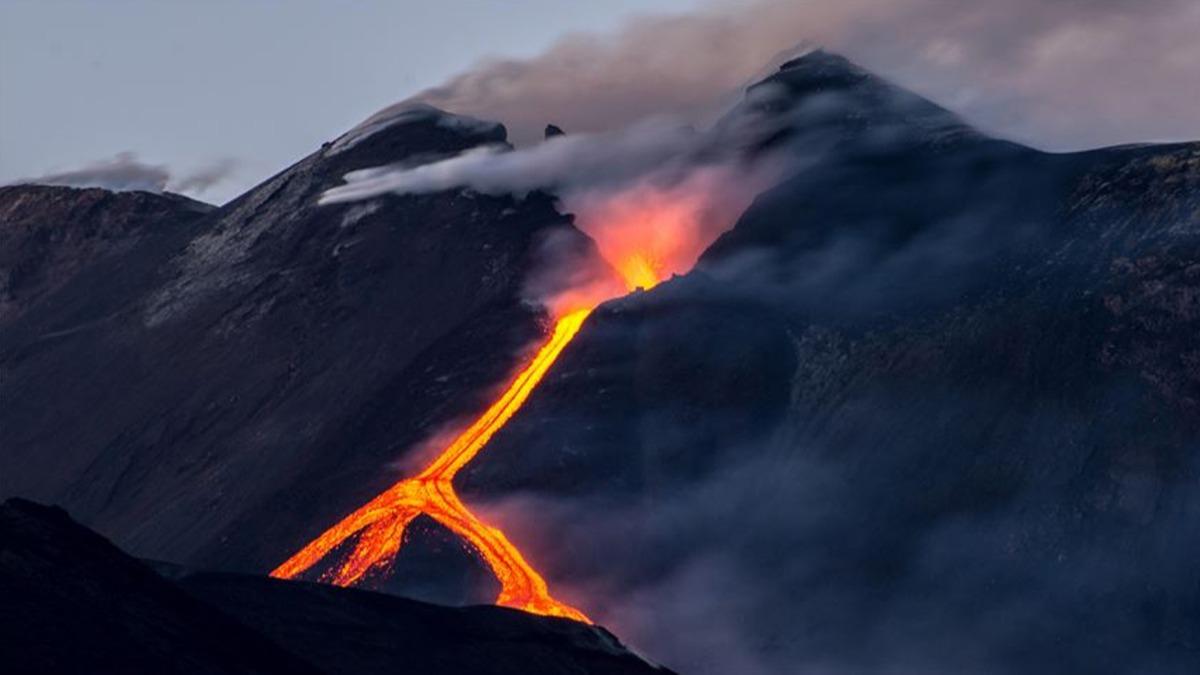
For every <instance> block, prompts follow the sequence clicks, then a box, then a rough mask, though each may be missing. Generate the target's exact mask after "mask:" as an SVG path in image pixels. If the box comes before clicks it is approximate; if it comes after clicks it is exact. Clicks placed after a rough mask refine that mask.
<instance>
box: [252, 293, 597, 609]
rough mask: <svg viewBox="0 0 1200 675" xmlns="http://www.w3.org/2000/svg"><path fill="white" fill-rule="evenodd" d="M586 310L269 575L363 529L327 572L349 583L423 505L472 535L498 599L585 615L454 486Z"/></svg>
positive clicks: (304, 563) (287, 574)
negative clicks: (481, 405)
mask: <svg viewBox="0 0 1200 675" xmlns="http://www.w3.org/2000/svg"><path fill="white" fill-rule="evenodd" d="M590 313H591V309H580V310H576V311H574V312H571V313H569V314H567V315H566V316H564V317H562V318H561V319H559V320H558V323H557V324H556V325H555V327H554V334H553V335H552V336H551V337H550V339H549V340H548V341H547V342H546V344H544V345H543V346H542V347H541V349H539V350H538V352H537V354H536V355H535V356H534V357H533V361H532V362H530V364H529V365H528V366H526V367H525V369H524V370H522V371H521V372H520V373H519V374H518V375H517V377H516V378H515V379H514V380H513V381H512V384H510V385H509V386H508V388H507V389H505V390H504V393H503V394H502V395H501V396H500V398H499V399H497V400H496V402H495V403H493V404H492V405H491V407H489V408H488V409H487V410H486V411H485V412H484V413H483V415H481V416H480V417H479V419H477V420H475V422H474V423H473V424H471V426H470V427H468V428H467V430H466V431H464V432H463V433H462V434H460V435H459V436H458V437H457V438H455V439H454V441H453V442H452V443H450V445H449V446H447V447H446V449H445V450H443V451H442V453H441V454H439V455H438V456H437V458H436V459H434V460H433V462H432V463H431V464H430V465H429V466H428V467H426V468H425V470H424V471H422V472H421V473H419V474H417V475H416V476H414V477H413V478H409V479H407V480H404V481H401V482H399V483H397V484H396V485H394V486H392V487H391V488H390V489H388V490H387V491H386V492H384V493H383V494H381V495H379V496H378V497H376V498H375V499H372V500H371V501H370V502H367V504H366V505H364V506H363V507H362V508H360V509H358V510H357V511H355V512H354V513H351V514H350V515H348V516H346V517H345V518H343V519H342V520H341V522H339V523H337V524H336V525H334V526H333V527H331V528H329V529H328V530H326V531H325V532H324V533H323V534H322V535H321V536H319V537H317V538H316V539H314V540H313V541H312V542H310V543H309V544H308V545H307V546H305V547H304V548H303V549H301V550H300V551H299V552H298V553H296V554H295V555H293V556H292V557H291V558H289V559H288V560H287V561H286V562H284V563H283V564H282V565H280V566H279V567H277V568H276V569H275V570H274V571H272V572H271V576H274V577H281V578H285V579H291V578H294V577H296V576H297V575H299V574H302V573H303V572H304V571H305V570H307V569H309V568H310V567H312V566H313V565H315V564H316V563H317V562H319V561H320V560H321V559H322V558H324V557H325V556H326V555H328V554H329V552H330V551H332V550H333V549H334V548H336V547H337V546H339V545H340V544H341V543H342V542H343V541H345V540H346V539H348V538H349V537H351V536H353V535H355V534H358V533H361V534H360V535H359V538H358V542H357V544H356V545H355V548H354V551H353V552H352V553H351V554H350V556H349V557H348V558H347V559H346V560H345V562H343V563H342V565H341V566H340V567H338V568H336V569H334V570H331V571H330V572H329V573H327V575H326V576H327V578H328V580H329V581H331V582H332V583H334V584H337V585H339V586H349V585H351V584H354V583H355V582H357V581H358V580H359V579H361V578H362V577H363V575H365V574H366V573H367V572H368V571H370V570H371V568H373V567H375V566H376V565H384V564H387V563H388V562H389V561H391V560H392V558H394V557H395V555H396V553H397V552H399V550H400V544H401V542H402V541H403V538H404V528H405V527H406V526H407V525H408V524H409V523H410V522H411V521H412V519H413V518H415V517H417V516H418V515H420V514H422V513H424V514H425V515H427V516H429V517H431V518H433V519H434V520H436V521H437V522H439V523H441V524H442V525H445V526H446V527H448V528H450V530H451V531H453V532H454V533H455V534H457V535H458V536H460V537H462V538H463V539H466V540H467V541H468V542H470V544H471V545H472V546H474V547H475V549H476V550H478V551H479V553H480V555H482V556H483V559H484V560H486V561H487V563H488V566H490V567H491V569H492V572H493V573H494V574H495V575H496V578H497V579H498V580H499V581H500V586H501V588H500V596H499V597H498V598H497V599H496V604H498V605H504V606H506V607H515V608H517V609H523V610H525V611H527V612H533V613H535V614H547V615H552V616H563V617H567V618H570V619H575V620H576V621H585V622H587V621H588V618H587V617H586V616H585V615H584V614H583V612H581V611H579V610H578V609H575V608H574V607H571V606H570V605H567V604H565V603H562V602H559V601H558V600H555V599H554V598H553V597H551V596H550V591H549V590H548V589H547V587H546V580H545V579H543V578H542V576H541V575H540V574H538V573H537V571H536V570H534V569H533V567H532V566H530V564H529V563H528V562H526V560H525V558H524V557H523V556H522V555H521V552H520V551H518V550H517V548H516V547H515V546H513V544H512V542H510V541H509V540H508V538H507V537H505V536H504V533H503V532H501V531H500V530H498V529H496V528H494V527H490V526H488V525H486V524H484V523H483V522H481V521H480V520H479V519H478V518H476V517H475V516H474V515H473V514H472V513H471V512H470V510H468V509H467V507H466V506H465V505H464V504H463V503H462V501H461V500H460V499H459V498H458V495H457V494H456V493H455V491H454V485H453V482H452V481H453V480H454V476H455V474H457V473H458V471H459V470H460V469H462V468H463V467H464V466H466V465H467V463H468V462H470V461H471V459H472V458H474V457H475V455H476V454H478V453H479V451H480V449H482V448H483V446H484V445H486V444H487V442H488V441H489V440H490V439H491V438H492V436H493V435H494V434H495V433H496V432H497V431H498V430H499V429H500V428H501V427H503V426H504V424H505V423H506V422H508V420H509V419H510V418H512V416H513V415H514V414H516V412H517V410H519V409H520V408H521V405H522V404H524V403H525V399H527V398H528V397H529V394H530V393H531V392H532V391H533V389H534V388H535V387H537V385H538V382H540V381H541V379H542V377H543V376H544V375H545V374H546V371H547V370H549V369H550V366H552V365H553V364H554V361H555V359H557V358H558V355H559V354H561V353H562V350H563V349H564V348H566V346H567V345H568V344H570V342H571V339H572V338H574V337H575V335H576V333H578V332H579V328H580V327H581V326H582V325H583V322H584V320H585V319H587V317H588V314H590Z"/></svg>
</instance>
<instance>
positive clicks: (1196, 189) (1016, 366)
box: [0, 51, 1200, 673]
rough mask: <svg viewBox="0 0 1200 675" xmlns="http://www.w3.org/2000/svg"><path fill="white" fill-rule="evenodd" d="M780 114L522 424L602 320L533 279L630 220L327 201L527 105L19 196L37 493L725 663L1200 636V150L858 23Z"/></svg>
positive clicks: (15, 491) (1120, 649)
mask: <svg viewBox="0 0 1200 675" xmlns="http://www.w3.org/2000/svg"><path fill="white" fill-rule="evenodd" d="M746 110H753V111H754V112H755V113H756V114H757V115H759V116H761V117H762V118H764V119H766V120H768V121H769V122H770V124H769V126H768V127H765V128H766V129H769V133H764V134H762V135H761V136H758V137H756V139H755V143H754V145H753V146H752V147H751V148H749V149H748V152H750V153H751V154H754V153H759V154H761V155H763V156H770V157H772V158H773V159H774V160H775V161H779V162H780V163H781V166H783V167H785V168H784V170H783V171H782V172H781V173H780V175H779V176H778V177H777V178H776V179H775V180H774V181H773V183H772V184H771V185H769V186H768V187H767V188H766V189H765V190H763V191H762V192H761V193H760V194H758V196H757V197H756V198H755V199H754V201H753V203H752V204H751V205H750V206H749V207H748V208H747V209H746V210H745V211H744V212H743V213H741V214H740V217H738V218H737V219H736V222H731V223H729V228H728V230H727V231H726V232H724V233H723V234H721V235H720V236H719V237H718V238H717V239H716V240H715V241H714V242H713V243H712V244H711V245H708V246H706V247H704V248H703V250H702V252H701V253H700V255H699V257H698V260H697V262H696V265H695V267H694V269H690V270H680V271H681V272H686V273H684V274H681V275H680V276H678V277H676V278H668V279H665V280H663V281H662V283H657V282H658V281H659V279H660V278H661V277H662V276H664V275H662V274H659V273H658V271H656V270H654V269H653V267H654V264H653V263H654V261H653V260H651V259H648V258H640V259H633V260H632V262H631V260H630V259H628V258H623V259H622V260H621V261H617V263H618V264H615V265H612V266H614V267H618V268H624V269H625V270H626V271H627V273H626V275H625V276H627V277H628V276H640V277H643V278H642V280H641V281H635V282H634V283H631V284H629V285H628V287H627V288H626V290H628V289H629V288H634V287H639V286H641V287H645V290H644V291H635V292H632V293H629V294H628V295H622V294H621V293H617V294H615V295H617V296H619V297H613V298H612V299H611V300H608V301H606V302H603V303H600V304H598V305H596V306H594V308H593V307H592V306H588V307H587V310H588V313H586V314H585V315H584V317H585V318H586V320H584V317H580V318H579V321H578V323H577V324H575V325H572V326H571V328H572V330H571V332H570V337H569V339H568V340H566V343H562V344H560V345H559V346H558V347H555V350H554V354H553V358H552V359H549V363H545V362H543V363H542V365H544V366H545V368H544V369H539V372H538V375H537V378H536V381H535V382H533V384H534V385H536V386H532V387H530V388H528V389H525V390H521V391H522V394H521V397H520V403H519V404H518V405H517V406H516V408H515V409H510V410H509V412H505V413H502V414H501V413H499V412H498V413H497V414H496V415H492V414H491V411H493V410H494V406H495V405H496V404H497V402H499V401H503V400H506V393H507V392H511V391H513V390H514V389H513V385H514V384H515V383H517V382H519V381H520V380H521V376H522V373H523V372H526V369H527V367H529V366H531V364H533V365H536V364H538V363H539V357H538V354H539V353H541V352H540V351H539V347H541V346H548V345H552V344H558V343H555V342H554V340H555V339H556V337H555V336H556V335H560V334H559V333H557V332H556V325H557V327H558V328H559V329H560V330H561V328H562V324H561V321H562V320H563V319H564V316H567V315H566V314H563V315H558V316H556V315H554V314H553V313H552V312H548V311H547V310H546V309H545V308H544V307H542V306H539V305H537V304H536V303H531V302H529V298H528V297H527V293H526V290H527V288H528V281H529V279H530V277H531V276H533V275H535V274H536V272H537V271H538V268H539V265H541V264H542V263H543V262H544V260H545V258H546V255H547V252H548V251H553V252H555V255H560V256H561V255H568V256H570V257H572V258H573V259H574V260H576V261H590V262H594V261H596V260H603V259H604V257H605V253H606V252H607V251H606V249H605V248H604V247H603V246H600V245H598V244H597V242H596V241H594V240H593V239H591V238H589V236H588V235H586V234H584V232H583V231H582V228H581V227H580V226H578V225H577V223H576V222H575V221H574V220H573V219H572V217H571V216H570V215H569V214H566V213H563V212H562V209H561V203H560V202H559V201H558V200H557V199H556V197H555V195H554V194H552V193H551V192H550V191H549V189H547V190H534V191H531V192H529V193H528V194H524V195H519V196H516V195H504V194H486V193H483V192H479V191H475V190H471V189H466V188H461V189H451V190H445V191H440V192H434V193H431V194H424V195H413V194H406V195H400V194H379V195H374V196H370V197H365V198H363V199H359V200H356V201H347V202H340V203H332V204H326V205H318V200H319V198H320V197H321V195H323V194H325V193H326V192H327V191H329V190H330V189H334V188H337V187H338V186H341V185H342V184H343V180H344V177H345V176H346V174H349V173H352V172H356V171H363V170H376V169H378V168H379V167H388V166H411V165H417V164H423V163H430V162H435V161H438V160H439V159H445V158H449V157H454V156H457V155H459V154H461V153H462V152H464V151H469V150H471V149H474V148H479V147H483V146H487V147H495V146H501V147H504V144H505V143H506V140H505V139H506V132H505V130H504V128H503V127H502V126H501V125H499V124H495V123H488V122H481V121H479V120H473V119H469V118H465V117H459V116H455V115H452V114H450V113H444V112H441V111H437V110H432V109H425V108H422V109H418V110H415V111H412V110H410V111H404V112H401V113H397V112H396V111H391V112H389V113H388V114H381V115H380V116H376V117H374V118H372V119H370V120H368V121H367V122H365V123H364V124H363V125H360V126H359V127H357V128H355V129H354V130H351V131H350V132H349V133H347V134H346V135H344V136H342V137H339V138H338V139H334V140H332V141H330V142H329V143H327V144H325V146H323V147H322V148H321V149H319V150H317V151H315V152H314V153H313V154H311V155H309V156H308V157H306V158H304V159H302V160H301V161H300V162H298V163H297V164H295V165H294V166H292V167H290V168H288V169H286V170H285V171H283V172H282V173H280V174H278V175H276V176H274V177H273V178H271V179H269V180H267V181H266V182H264V183H263V184H262V185H259V186H257V187H255V188H254V189H252V190H251V191H249V192H248V193H246V194H245V195H243V196H241V197H239V198H237V199H235V200H233V201H232V202H230V203H228V204H226V205H224V206H221V207H217V208H213V207H207V206H204V205H199V204H196V203H193V202H190V201H186V200H183V199H181V198H177V197H172V196H170V195H151V194H146V193H120V194H112V193H105V192H103V191H96V190H86V191H80V190H73V189H70V188H50V187H39V186H14V187H8V188H4V189H3V191H0V214H3V220H2V221H0V243H2V244H3V246H4V250H3V251H0V260H3V261H5V265H6V267H5V274H4V275H3V277H2V278H3V279H4V280H5V284H6V285H5V286H4V287H3V292H4V293H5V295H4V298H3V300H0V302H3V304H0V311H2V312H3V313H0V367H2V369H3V373H4V377H3V380H2V381H0V397H2V400H3V401H4V402H5V405H4V406H3V408H2V409H0V447H3V449H4V450H3V453H2V454H0V494H2V495H20V496H24V497H28V498H32V499H36V500H39V501H44V502H53V503H57V504H62V505H63V506H64V507H65V508H67V509H68V511H70V513H72V514H73V515H74V516H75V517H77V518H79V519H80V521H81V522H82V523H84V524H85V525H87V526H89V527H92V528H94V529H96V530H97V531H98V532H100V533H101V534H103V535H104V536H107V537H109V538H111V539H112V540H113V541H114V542H115V543H116V544H118V545H119V546H121V547H122V548H124V549H126V550H128V551H130V552H131V553H132V554H134V555H136V556H138V557H141V558H150V559H160V560H170V561H173V562H177V563H181V564H183V565H185V566H187V567H189V568H202V569H214V570H221V571H223V572H229V573H233V572H238V573H252V574H258V575H262V574H266V573H268V572H271V571H272V570H275V571H276V572H277V574H278V575H279V576H286V577H293V576H298V575H302V574H308V575H310V576H309V578H312V579H321V578H324V579H327V580H331V581H339V580H340V581H341V582H345V583H349V582H351V581H353V582H355V583H356V584H358V585H360V586H364V587H367V588H373V589H376V590H383V591H387V592H390V593H398V594H404V595H409V596H413V597H416V598H420V599H423V600H430V601H436V602H441V603H446V604H456V605H461V604H477V603H492V602H495V601H496V600H497V598H499V599H500V602H501V604H508V605H512V606H514V607H524V608H527V609H532V610H533V611H535V612H536V611H538V606H537V605H536V603H533V604H531V599H537V601H538V602H542V601H545V600H553V602H554V603H556V604H554V605H544V606H542V609H543V610H544V611H543V612H542V613H549V614H554V613H558V614H563V615H567V616H573V617H574V618H583V617H584V616H586V617H587V618H588V619H590V620H594V621H596V622H598V623H601V624H604V625H609V626H612V627H613V628H614V630H615V631H616V632H618V633H620V634H621V635H622V637H623V638H625V639H627V640H630V641H631V643H633V644H635V645H638V646H639V648H643V649H645V650H646V651H647V652H649V653H651V654H653V655H654V656H655V658H657V659H660V660H662V661H663V662H665V663H666V664H667V665H668V666H670V667H672V668H677V669H679V670H681V671H684V672H699V673H703V672H712V673H724V672H796V671H797V670H801V671H803V670H804V669H806V668H809V669H814V670H816V669H827V670H834V671H837V670H839V669H840V670H845V671H848V672H897V671H900V672H948V671H955V672H1045V673H1060V672H1097V673H1109V672H1111V673H1121V672H1181V673H1182V672H1194V671H1195V670H1196V669H1197V668H1200V572H1197V571H1196V568H1195V564H1194V560H1195V559H1196V554H1197V553H1198V551H1197V550H1196V548H1197V546H1200V543H1197V542H1200V538H1197V537H1196V536H1194V535H1195V534H1196V532H1195V530H1196V523H1197V522H1198V521H1197V519H1196V515H1195V509H1196V505H1197V504H1198V503H1200V502H1198V501H1197V495H1198V494H1200V491H1198V490H1200V487H1198V485H1197V480H1198V474H1197V471H1196V464H1195V459H1194V455H1195V453H1194V448H1195V447H1196V440H1197V438H1198V435H1197V429H1196V423H1195V419H1196V415H1195V413H1196V408H1197V405H1198V404H1197V402H1198V401H1200V369H1198V367H1197V365H1196V364H1197V363H1200V360H1198V359H1197V357H1196V354H1195V349H1194V345H1193V342H1194V340H1193V338H1192V336H1193V335H1194V334H1195V328H1196V326H1195V322H1197V321H1198V320H1200V319H1198V317H1200V311H1198V310H1197V307H1198V300H1197V298H1200V286H1198V285H1197V284H1198V283H1200V281H1198V280H1200V272H1198V270H1200V217H1198V216H1197V214H1200V145H1197V144H1174V145H1138V146H1128V147H1118V148H1105V149H1098V150H1093V151H1088V152H1079V153H1046V152H1042V151H1039V150H1036V149H1033V148H1029V147H1026V146H1023V145H1020V144H1017V143H1013V142H1009V141H1005V140H1001V139H995V138H991V137H989V136H988V135H986V134H984V133H982V132H980V131H978V130H976V129H973V128H972V127H971V126H970V125H969V124H967V123H966V122H965V121H963V120H962V119H960V118H959V117H958V116H956V115H955V114H953V113H952V112H950V111H948V110H946V109H945V108H943V107H941V106H939V105H937V104H935V103H933V102H931V101H928V100H926V99H924V98H922V97H920V96H918V95H916V94H914V93H912V92H908V91H905V90H903V89H901V88H899V87H896V86H894V85H892V84H890V83H888V82H886V81H885V80H882V79H881V78H879V77H876V76H875V75H873V74H871V73H870V72H867V71H866V70H864V69H862V68H860V67H858V66H856V65H855V64H852V63H850V62H849V61H847V60H846V59H844V58H842V57H839V56H837V55H833V54H830V53H827V52H823V51H814V52H810V53H808V54H806V55H804V56H801V57H799V58H797V59H794V60H792V61H789V62H788V63H786V64H784V65H783V66H782V67H781V68H780V69H779V70H778V71H777V72H775V73H774V74H772V75H771V76H769V77H768V78H766V79H765V80H764V81H763V82H761V83H759V84H757V85H755V86H754V87H752V88H751V90H750V93H749V95H748V96H747V97H746V99H745V100H744V101H743V103H742V104H741V105H740V106H739V109H738V110H735V111H734V112H733V113H731V115H736V114H738V111H742V112H744V111H746ZM547 142H557V141H555V140H550V141H547ZM14 214H15V215H14ZM14 233H15V234H14ZM63 242H66V243H63ZM607 262H608V263H612V262H613V261H607ZM622 263H630V264H629V265H628V266H625V265H623V264H622ZM580 264H583V263H582V262H581V263H580ZM651 287H652V288H651ZM518 389H520V387H518ZM509 400H511V399H509ZM500 417H503V423H501V424H499V425H493V424H484V425H483V427H475V426H473V423H475V422H476V421H478V420H486V419H500ZM472 429H475V430H476V431H479V430H480V429H486V433H485V434H480V433H476V434H474V435H471V432H470V430H472ZM464 430H466V431H467V432H468V436H469V437H467V440H466V441H465V442H464V443H462V444H458V443H456V441H455V439H457V438H463V437H462V436H460V435H459V434H458V433H451V432H462V431H464ZM472 439H474V440H472ZM476 441H479V442H476ZM454 448H459V449H467V448H470V450H469V451H466V452H463V453H460V452H458V451H453V449H454ZM443 451H446V452H445V453H444V452H443ZM443 458H445V459H444V460H443ZM463 459H466V460H469V461H461V460H463ZM414 481H415V482H414ZM447 486H448V487H449V489H448V490H447V489H446V488H447ZM380 499H385V501H386V502H387V503H386V507H387V508H383V509H375V508H374V507H372V505H375V506H379V505H380V504H381V502H379V501H377V500H380ZM432 504H440V506H437V508H435V507H433V506H431V505H432ZM460 506H461V507H462V508H461V509H460V508H459V507H460ZM364 509H366V510H365V511H364ZM364 514H367V515H369V516H370V517H366V515H364ZM464 514H466V515H464ZM356 516H363V517H361V518H357V519H356ZM347 518H349V519H350V522H351V524H352V525H353V527H351V526H347V527H346V530H352V531H342V532H338V534H339V536H334V537H331V538H329V539H327V540H324V541H322V537H323V533H328V532H331V531H335V530H337V528H338V527H339V524H340V523H344V522H347V520H346V519H347ZM488 528H493V529H494V530H495V532H496V533H499V536H500V537H501V538H502V539H503V541H504V542H506V544H507V546H505V545H497V544H496V543H495V541H494V540H489V539H486V538H483V537H481V536H479V535H478V533H479V532H491V531H492V530H491V529H488ZM341 535H345V536H341ZM350 535H354V536H350ZM312 546H315V548H310V547H312ZM496 546H499V548H496ZM510 549H511V551H516V552H517V555H518V557H519V558H520V560H521V561H522V563H523V564H521V563H518V562H516V559H515V558H513V557H512V555H511V553H510ZM305 551H309V552H310V553H311V554H312V555H304V554H303V553H304V552H305ZM298 554H299V555H300V558H299V559H297V558H296V556H297V555H298ZM501 554H503V555H501ZM497 560H501V562H497ZM505 560H507V562H505ZM289 563H291V566H289ZM503 569H510V570H511V569H518V570H526V569H528V570H529V572H532V575H530V574H529V573H528V572H524V571H523V572H522V575H520V576H521V578H522V579H523V580H524V581H522V582H521V583H517V584H512V583H511V582H510V581H509V580H506V579H504V578H497V576H498V574H499V570H503ZM499 576H501V577H502V576H503V575H502V574H499ZM535 577H536V579H535ZM536 581H541V582H543V584H542V586H541V587H539V586H538V584H537V583H536ZM258 582H259V583H268V582H267V581H265V580H261V579H259V580H258ZM246 583H250V582H246ZM269 583H272V584H276V583H280V584H281V583H283V582H269ZM298 583H299V582H298ZM286 587H287V585H286V584H284V585H282V586H274V585H273V586H271V588H286ZM305 588H307V586H305ZM513 588H525V589H529V588H533V589H535V591H533V592H526V591H522V592H521V593H513V592H511V591H512V589H513ZM539 588H540V590H546V589H553V590H554V593H553V595H549V594H547V595H546V597H545V598H543V597H542V596H541V593H540V591H538V590H537V589H539ZM313 592H317V591H313ZM322 592H323V591H322ZM330 592H338V589H330ZM347 592H351V593H352V592H353V591H347ZM506 593H507V594H508V595H506ZM230 595H233V593H232V592H231V593H230ZM339 597H341V596H339ZM347 597H349V596H347ZM555 609H559V610H561V611H554V610H555ZM567 610H570V611H567ZM230 611H234V613H238V612H240V611H249V610H247V609H246V608H245V607H244V606H243V607H242V608H241V609H238V608H236V607H235V608H234V609H233V610H230ZM539 620H547V621H549V620H552V619H539Z"/></svg>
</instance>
